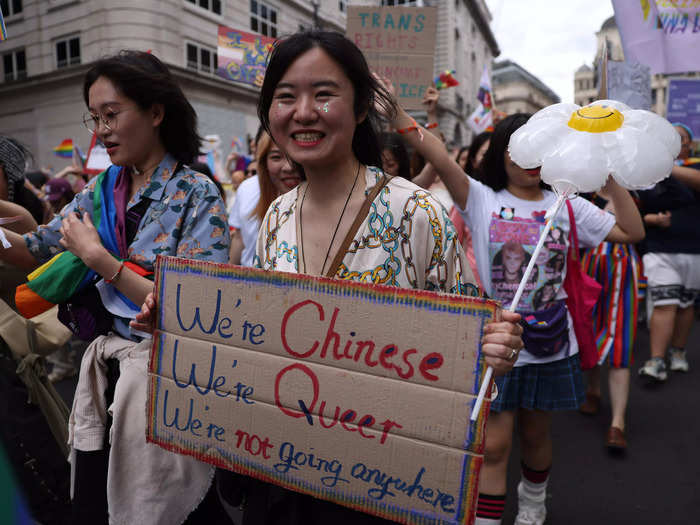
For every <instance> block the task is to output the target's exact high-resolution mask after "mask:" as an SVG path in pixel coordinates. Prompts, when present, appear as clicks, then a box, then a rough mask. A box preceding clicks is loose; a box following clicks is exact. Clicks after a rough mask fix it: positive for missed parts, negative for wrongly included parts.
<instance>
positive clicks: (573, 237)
mask: <svg viewBox="0 0 700 525" xmlns="http://www.w3.org/2000/svg"><path fill="white" fill-rule="evenodd" d="M566 209H567V210H568V212H569V242H570V243H571V246H570V248H569V249H570V251H571V254H572V255H571V257H573V258H574V259H575V260H577V261H578V258H579V257H578V233H577V232H576V218H575V217H574V207H573V206H572V205H571V202H570V201H569V199H566Z"/></svg>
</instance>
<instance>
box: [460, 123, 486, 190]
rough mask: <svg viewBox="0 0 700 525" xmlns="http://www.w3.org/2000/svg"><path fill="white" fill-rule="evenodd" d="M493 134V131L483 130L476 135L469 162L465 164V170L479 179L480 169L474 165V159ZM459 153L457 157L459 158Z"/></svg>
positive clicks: (469, 154)
mask: <svg viewBox="0 0 700 525" xmlns="http://www.w3.org/2000/svg"><path fill="white" fill-rule="evenodd" d="M491 135H493V132H492V131H482V132H481V133H479V134H478V135H477V136H476V137H474V140H472V143H471V144H470V145H469V152H468V153H467V163H466V164H465V166H464V171H465V172H466V173H468V174H469V175H471V176H472V177H474V178H475V179H477V180H481V175H480V169H479V168H476V167H474V160H476V154H477V153H478V152H479V149H480V148H481V146H483V145H484V142H486V141H487V140H490V139H491ZM462 151H463V150H460V151H459V155H461V154H462ZM459 155H457V158H459Z"/></svg>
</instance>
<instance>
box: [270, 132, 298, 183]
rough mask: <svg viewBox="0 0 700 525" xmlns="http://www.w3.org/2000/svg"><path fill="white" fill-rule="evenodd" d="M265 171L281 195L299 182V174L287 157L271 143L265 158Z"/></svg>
mask: <svg viewBox="0 0 700 525" xmlns="http://www.w3.org/2000/svg"><path fill="white" fill-rule="evenodd" d="M265 165H266V166H267V173H268V175H269V177H270V180H271V181H272V185H273V186H274V187H275V189H276V190H277V193H278V194H280V195H282V194H283V193H287V192H288V191H289V190H291V189H294V188H296V187H297V185H298V184H299V183H300V182H301V175H300V174H299V172H298V171H297V170H296V168H295V167H294V166H293V165H292V164H291V163H290V162H289V159H287V157H286V156H285V155H284V154H283V153H282V151H281V150H280V149H279V148H278V147H277V146H276V145H274V144H273V145H272V147H271V148H270V151H269V152H268V154H267V158H266V159H265Z"/></svg>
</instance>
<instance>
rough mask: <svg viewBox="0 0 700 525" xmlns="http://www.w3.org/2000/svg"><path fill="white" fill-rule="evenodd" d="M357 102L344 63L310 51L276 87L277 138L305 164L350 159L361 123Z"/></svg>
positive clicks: (272, 111) (273, 113)
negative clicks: (356, 130)
mask: <svg viewBox="0 0 700 525" xmlns="http://www.w3.org/2000/svg"><path fill="white" fill-rule="evenodd" d="M353 101H354V91H353V85H352V83H351V82H350V79H349V78H348V77H347V76H346V75H345V73H344V71H343V69H342V68H341V67H340V65H338V64H337V63H336V62H335V61H334V60H333V59H332V58H331V57H330V56H329V55H328V54H327V53H326V52H325V51H324V50H323V49H321V48H319V47H314V48H312V49H310V50H309V51H307V52H306V53H304V54H302V55H300V56H299V57H298V58H297V59H296V60H295V61H294V62H292V64H291V66H289V68H288V69H287V71H286V72H285V73H284V75H283V76H282V78H281V79H280V81H279V83H278V84H277V86H276V87H275V91H274V95H273V98H272V105H271V106H270V111H269V118H270V130H271V132H272V135H273V137H274V140H275V142H276V143H277V144H278V145H279V147H280V148H281V149H282V150H283V151H285V152H287V154H288V155H289V156H290V157H291V158H292V159H294V160H295V161H296V162H298V163H299V164H301V165H302V166H304V168H314V167H320V166H331V165H333V164H338V163H341V162H344V161H345V160H346V159H347V157H348V156H349V155H352V139H353V135H354V133H355V127H356V125H357V124H358V119H357V118H356V117H355V113H354V110H353Z"/></svg>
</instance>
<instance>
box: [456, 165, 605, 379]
mask: <svg viewBox="0 0 700 525" xmlns="http://www.w3.org/2000/svg"><path fill="white" fill-rule="evenodd" d="M543 193H544V197H543V199H542V200H539V201H527V200H523V199H520V198H518V197H516V196H514V195H513V194H512V193H510V192H509V191H507V190H501V191H498V192H496V191H493V190H492V189H491V188H489V187H488V186H486V185H484V184H482V183H480V182H478V181H476V180H474V179H472V178H470V179H469V197H468V199H467V207H466V210H459V211H460V213H461V215H462V218H463V219H464V222H465V224H466V225H467V226H468V227H469V229H470V230H471V232H472V243H473V246H474V255H475V257H476V264H477V268H478V270H479V275H481V278H482V281H483V284H484V287H485V288H486V292H487V293H488V294H489V296H490V297H491V298H493V299H496V300H499V301H501V303H502V305H503V307H504V308H507V307H508V306H510V304H511V302H512V300H513V297H514V296H515V292H516V290H517V288H518V285H519V284H520V280H521V278H522V275H523V273H524V271H525V268H526V267H527V265H528V263H529V261H530V254H532V253H533V252H534V250H535V246H536V245H537V241H538V240H539V237H540V233H541V232H542V229H543V228H544V223H545V219H544V216H545V213H546V212H547V210H548V209H549V208H550V207H551V206H552V205H553V204H554V203H555V202H556V196H555V194H554V193H552V192H551V191H543ZM570 202H571V206H572V209H573V212H574V218H575V220H576V231H577V233H578V241H579V246H580V247H582V248H591V247H594V246H597V245H598V244H600V243H601V242H602V241H603V240H604V239H605V237H606V236H607V235H608V233H609V232H610V230H611V229H612V227H613V226H614V225H615V217H614V216H612V215H610V214H609V213H606V212H604V211H603V210H601V209H600V208H598V207H597V206H595V205H593V204H591V203H590V202H588V201H587V200H585V199H581V198H575V199H572V200H571V201H570ZM568 239H569V214H568V211H567V208H566V205H564V206H562V208H561V210H560V211H559V213H558V214H557V216H556V217H555V219H554V222H553V223H552V229H551V231H550V233H549V235H548V237H547V239H546V240H545V243H544V246H543V248H542V251H541V252H540V254H539V256H538V258H537V261H536V263H535V267H534V268H533V272H532V275H531V277H530V280H529V281H528V283H527V285H526V288H525V291H524V292H523V295H522V297H521V298H520V303H519V305H518V309H517V310H518V311H539V310H541V309H542V308H543V307H545V306H547V305H548V304H550V303H551V302H552V301H555V300H561V299H565V298H566V293H565V292H564V287H563V286H562V285H563V283H564V278H565V276H566V254H567V250H568ZM577 352H578V344H577V343H576V337H575V336H574V332H573V326H572V323H571V318H570V317H569V348H568V353H569V355H573V354H575V353H577ZM566 355H567V349H564V350H562V351H561V352H559V353H557V354H555V355H553V356H549V357H544V358H538V357H535V356H533V355H532V354H530V353H529V352H527V349H526V348H525V349H524V351H522V352H521V353H520V357H519V358H518V361H517V362H516V363H515V366H523V365H526V364H531V363H549V362H552V361H558V360H560V359H563V358H564V357H566Z"/></svg>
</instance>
